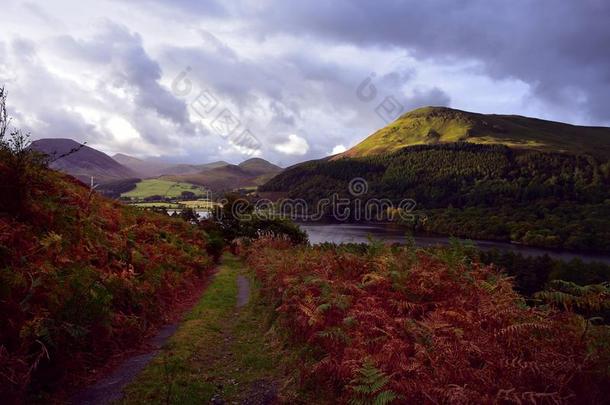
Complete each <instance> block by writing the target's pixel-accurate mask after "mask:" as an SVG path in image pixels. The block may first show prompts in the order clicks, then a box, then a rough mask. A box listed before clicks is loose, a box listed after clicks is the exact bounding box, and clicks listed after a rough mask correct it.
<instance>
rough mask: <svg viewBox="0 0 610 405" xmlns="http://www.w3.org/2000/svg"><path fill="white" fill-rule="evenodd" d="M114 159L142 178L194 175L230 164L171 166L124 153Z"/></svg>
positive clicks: (222, 162) (118, 154) (213, 163)
mask: <svg viewBox="0 0 610 405" xmlns="http://www.w3.org/2000/svg"><path fill="white" fill-rule="evenodd" d="M112 158H113V159H114V160H116V161H117V162H119V163H120V164H122V165H123V166H126V167H128V168H130V169H131V170H133V171H134V172H136V173H138V175H139V176H140V177H142V178H153V177H159V176H171V175H181V174H194V173H198V172H201V171H204V170H208V169H214V168H216V167H222V166H227V165H229V163H227V162H224V161H218V162H212V163H205V164H201V165H190V164H171V163H166V162H160V161H157V160H153V159H138V158H136V157H133V156H129V155H125V154H122V153H117V154H116V155H114V156H113V157H112Z"/></svg>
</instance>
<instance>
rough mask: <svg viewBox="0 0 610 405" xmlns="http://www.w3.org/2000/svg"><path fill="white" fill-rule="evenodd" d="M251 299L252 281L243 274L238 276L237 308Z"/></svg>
mask: <svg viewBox="0 0 610 405" xmlns="http://www.w3.org/2000/svg"><path fill="white" fill-rule="evenodd" d="M249 300H250V281H249V280H248V279H247V278H246V277H244V276H242V275H241V274H240V275H239V276H237V308H241V307H243V306H244V305H246V304H247V303H248V301H249Z"/></svg>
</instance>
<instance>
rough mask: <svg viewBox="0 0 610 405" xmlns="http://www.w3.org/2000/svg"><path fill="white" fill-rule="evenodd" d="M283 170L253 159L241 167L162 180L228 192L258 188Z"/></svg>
mask: <svg viewBox="0 0 610 405" xmlns="http://www.w3.org/2000/svg"><path fill="white" fill-rule="evenodd" d="M282 170H283V169H282V168H281V167H279V166H276V165H274V164H273V163H270V162H268V161H266V160H264V159H260V158H252V159H248V160H246V161H245V162H242V163H240V164H239V165H231V164H226V165H224V166H217V167H212V168H206V169H204V170H200V171H199V172H197V173H189V174H182V175H168V176H163V177H162V178H164V179H168V180H173V181H181V182H185V183H192V184H197V185H200V186H204V187H207V188H209V189H210V190H212V191H227V190H233V189H237V188H254V187H257V186H259V185H261V184H263V183H265V182H266V181H268V180H269V179H271V178H272V177H273V176H275V175H277V174H278V173H280V172H281V171H282Z"/></svg>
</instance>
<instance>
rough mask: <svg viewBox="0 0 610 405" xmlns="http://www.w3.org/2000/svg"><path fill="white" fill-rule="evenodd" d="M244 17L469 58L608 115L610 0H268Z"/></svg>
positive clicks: (274, 28) (494, 73)
mask: <svg viewBox="0 0 610 405" xmlns="http://www.w3.org/2000/svg"><path fill="white" fill-rule="evenodd" d="M266 4H267V7H265V8H262V9H261V8H259V9H257V11H256V12H252V13H247V11H248V10H247V9H244V12H245V13H246V14H245V17H246V18H247V19H248V21H251V23H252V24H253V25H254V26H255V27H256V29H257V30H258V31H259V32H262V33H264V34H277V33H290V34H294V35H307V36H311V37H315V38H321V39H326V40H333V41H339V42H345V43H349V44H354V45H356V46H382V47H400V48H404V49H406V50H408V51H409V52H411V53H412V55H414V56H415V57H416V58H419V59H434V60H435V61H447V62H449V63H452V62H455V61H456V60H477V61H480V62H482V63H483V66H484V69H485V72H486V73H487V74H488V75H490V76H491V77H494V78H517V79H520V80H523V81H525V82H527V83H528V84H529V85H530V86H532V88H533V91H534V93H535V95H537V96H538V97H540V98H542V99H544V100H545V101H547V102H550V103H557V104H562V105H564V106H573V107H575V108H584V109H586V111H585V112H586V113H588V114H590V116H591V117H592V118H593V119H594V120H597V121H609V120H610V109H609V108H608V107H607V106H608V104H609V102H610V73H609V72H610V68H609V67H610V52H608V46H609V45H608V44H610V23H609V21H610V2H608V1H604V0H579V1H554V0H538V1H529V0H516V1H510V2H509V1H503V0H502V1H500V0H495V1H493V0H492V1H490V0H468V1H454V0H431V1H400V0H393V1H383V2H372V1H366V0H349V1H347V0H335V1H332V2H326V1H308V2H285V1H279V0H277V1H270V2H268V3H266Z"/></svg>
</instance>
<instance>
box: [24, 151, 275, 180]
mask: <svg viewBox="0 0 610 405" xmlns="http://www.w3.org/2000/svg"><path fill="white" fill-rule="evenodd" d="M31 147H32V148H33V149H35V150H38V151H39V152H42V153H44V154H46V155H48V156H49V159H50V161H51V164H50V167H51V168H53V169H56V170H59V171H62V172H64V173H67V174H70V175H72V176H74V177H76V178H78V179H79V180H81V181H83V182H85V183H88V182H90V181H91V177H93V178H94V181H96V182H98V183H103V184H123V181H124V180H130V182H133V180H135V179H147V178H158V177H159V178H163V179H167V180H174V181H181V182H185V183H192V184H196V185H201V186H204V187H207V188H209V189H210V190H213V191H229V190H233V189H236V188H244V187H255V186H258V185H260V184H262V183H264V182H265V181H267V180H269V179H270V178H271V177H273V176H274V175H276V174H277V173H279V172H281V171H282V168H281V167H279V166H276V165H274V164H272V163H270V162H268V161H266V160H264V159H260V158H252V159H248V160H246V161H244V162H242V163H240V164H239V165H232V164H230V163H228V162H224V161H217V162H212V163H204V164H199V165H193V164H170V163H166V162H161V161H158V160H153V159H139V158H136V157H133V156H129V155H125V154H122V153H118V154H116V155H114V156H113V157H110V156H108V155H106V154H105V153H103V152H100V151H98V150H95V149H93V148H91V147H89V146H83V145H82V144H80V143H78V142H76V141H74V140H71V139H40V140H37V141H34V142H32V146H31ZM136 181H137V180H136Z"/></svg>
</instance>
